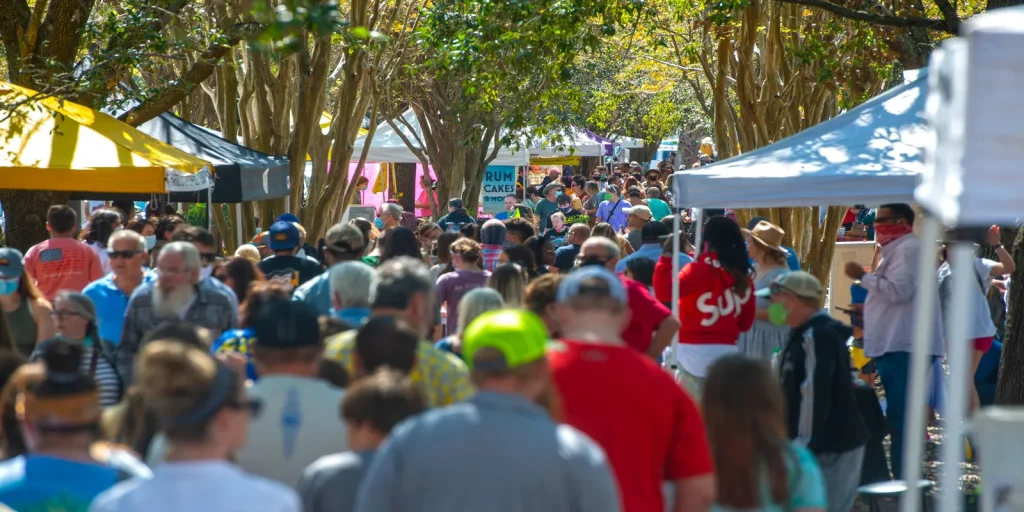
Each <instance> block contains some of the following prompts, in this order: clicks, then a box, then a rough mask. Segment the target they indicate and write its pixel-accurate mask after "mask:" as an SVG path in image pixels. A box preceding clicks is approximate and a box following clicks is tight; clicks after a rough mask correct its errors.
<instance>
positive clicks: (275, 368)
mask: <svg viewBox="0 0 1024 512" xmlns="http://www.w3.org/2000/svg"><path fill="white" fill-rule="evenodd" d="M253 328H254V330H255V332H256V338H255V339H254V340H253V343H252V356H253V361H254V362H255V363H256V368H257V369H258V371H259V374H260V380H259V381H257V382H256V384H254V385H253V386H252V387H251V388H250V389H249V394H250V396H252V397H253V398H254V399H256V400H259V401H260V402H262V403H263V408H264V409H263V414H262V415H260V416H259V417H257V418H255V419H254V420H253V422H252V424H251V425H250V427H249V437H248V440H247V441H246V443H245V446H243V447H242V449H241V450H239V452H238V456H237V461H238V465H239V466H241V467H242V469H244V470H245V471H247V472H249V473H252V474H254V475H259V476H262V477H265V478H269V479H271V480H276V481H278V482H281V483H283V484H285V485H288V486H290V487H294V486H295V485H297V484H298V481H299V477H300V476H301V474H302V471H303V469H304V468H305V467H306V466H308V465H310V464H311V463H313V461H315V460H317V459H318V458H320V457H323V456H325V455H329V454H331V453H334V452H336V451H338V450H339V449H340V450H345V449H347V446H346V444H345V436H346V433H345V425H344V424H343V423H342V422H341V421H339V419H338V416H337V410H338V409H337V407H338V404H339V403H341V399H342V396H343V392H342V390H341V389H339V388H336V387H334V386H332V385H331V384H330V383H328V382H327V381H325V380H323V379H321V378H320V377H319V375H318V374H319V371H320V360H321V358H322V356H323V351H324V345H323V340H322V339H321V338H320V325H319V323H318V322H317V318H316V313H315V312H313V310H312V309H310V307H309V306H307V305H305V304H303V303H301V302H294V301H289V300H288V299H283V300H281V299H279V300H275V301H271V302H268V303H266V304H264V305H263V307H261V308H260V309H259V313H258V315H257V317H256V319H255V321H254V322H253Z"/></svg>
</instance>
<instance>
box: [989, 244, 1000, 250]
mask: <svg viewBox="0 0 1024 512" xmlns="http://www.w3.org/2000/svg"><path fill="white" fill-rule="evenodd" d="M991 247H992V249H993V250H997V251H998V250H999V249H1002V248H1003V244H995V245H993V246H991Z"/></svg>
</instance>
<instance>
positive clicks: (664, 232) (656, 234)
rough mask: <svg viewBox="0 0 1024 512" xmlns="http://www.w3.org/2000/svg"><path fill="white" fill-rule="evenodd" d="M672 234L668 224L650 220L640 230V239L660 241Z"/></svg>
mask: <svg viewBox="0 0 1024 512" xmlns="http://www.w3.org/2000/svg"><path fill="white" fill-rule="evenodd" d="M671 235H672V233H671V232H670V231H669V229H668V226H666V225H664V224H662V223H660V222H648V223H647V224H644V227H643V229H641V230H640V240H641V241H643V242H660V241H662V240H664V239H666V238H668V237H669V236H671Z"/></svg>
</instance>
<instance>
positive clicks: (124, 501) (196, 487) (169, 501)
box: [89, 242, 302, 512]
mask: <svg viewBox="0 0 1024 512" xmlns="http://www.w3.org/2000/svg"><path fill="white" fill-rule="evenodd" d="M174 243H177V242H174ZM174 243H171V244H168V245H167V246H165V247H164V249H163V251H161V255H160V258H161V260H163V258H164V257H165V256H166V251H167V250H168V249H169V248H172V247H173V246H174ZM190 247H191V246H190ZM139 387H140V390H141V392H142V397H143V400H144V401H145V403H146V405H147V408H148V409H149V411H150V412H151V414H152V415H153V417H154V419H155V420H156V423H157V426H158V429H159V430H160V431H162V432H163V434H164V436H165V437H166V439H167V454H166V458H165V461H164V462H163V463H162V464H160V465H159V466H156V468H155V470H154V471H153V478H151V479H142V478H133V479H131V480H128V481H124V482H121V483H119V484H117V485H115V486H114V487H113V488H111V489H110V490H108V491H106V492H104V493H103V494H100V495H99V496H98V497H97V498H96V500H95V501H93V503H92V506H91V507H90V508H89V510H90V511H91V512H133V511H138V510H146V511H148V512H164V511H167V512H178V511H183V510H189V511H193V512H215V511H223V510H261V511H267V512H299V511H301V510H302V504H301V501H300V500H299V496H298V494H296V493H295V491H293V490H292V489H290V488H289V487H288V486H286V485H284V484H281V483H278V482H274V481H272V480H267V479H264V478H261V477H257V476H253V475H249V474H247V473H245V472H244V471H242V470H241V469H240V468H239V467H238V466H237V465H235V464H233V463H231V462H230V461H229V459H230V458H231V456H232V454H234V453H235V452H236V451H238V450H239V449H241V448H242V446H243V445H245V443H246V436H247V435H248V431H249V424H250V422H251V421H252V419H253V418H254V417H255V416H258V415H259V411H260V409H261V404H260V402H259V401H257V400H254V399H252V398H250V397H249V395H248V393H247V392H246V388H245V384H244V383H243V379H242V375H241V374H239V373H236V372H235V371H233V370H231V369H230V368H229V367H228V366H227V365H225V364H224V363H222V362H220V361H218V360H217V359H214V358H213V357H212V356H210V355H209V354H207V353H205V352H204V351H203V350H202V349H200V348H197V347H192V346H188V345H186V344H183V343H180V342H177V341H154V342H152V343H150V344H148V345H147V346H146V347H145V349H144V350H143V351H142V353H141V354H139ZM184 489H187V490H188V491H187V492H183V490H184Z"/></svg>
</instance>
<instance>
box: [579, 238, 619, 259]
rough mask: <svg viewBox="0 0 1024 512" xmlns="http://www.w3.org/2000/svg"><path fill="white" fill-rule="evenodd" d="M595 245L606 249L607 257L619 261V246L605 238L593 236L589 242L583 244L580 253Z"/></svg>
mask: <svg viewBox="0 0 1024 512" xmlns="http://www.w3.org/2000/svg"><path fill="white" fill-rule="evenodd" d="M594 245H596V246H599V247H601V248H602V249H604V252H605V255H606V257H608V258H610V259H613V260H617V259H619V246H618V245H617V244H616V243H615V242H613V241H611V240H609V239H607V238H605V237H603V236H592V237H590V238H588V239H587V241H586V242H583V245H582V246H580V252H581V253H582V252H583V249H584V248H586V247H590V246H594Z"/></svg>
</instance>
